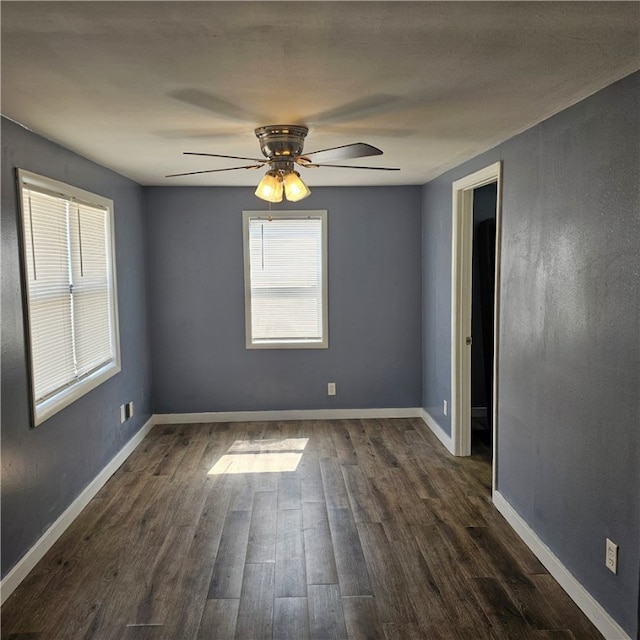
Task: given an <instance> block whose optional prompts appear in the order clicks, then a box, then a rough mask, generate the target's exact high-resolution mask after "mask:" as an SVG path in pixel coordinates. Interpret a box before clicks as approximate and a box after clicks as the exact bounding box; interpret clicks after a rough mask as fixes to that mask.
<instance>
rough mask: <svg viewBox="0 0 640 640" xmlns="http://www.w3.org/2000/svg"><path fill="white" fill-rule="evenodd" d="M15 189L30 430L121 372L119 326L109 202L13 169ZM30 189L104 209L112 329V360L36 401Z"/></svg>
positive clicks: (111, 202) (86, 192) (112, 217)
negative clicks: (27, 232) (27, 195)
mask: <svg viewBox="0 0 640 640" xmlns="http://www.w3.org/2000/svg"><path fill="white" fill-rule="evenodd" d="M17 187H18V199H19V225H18V231H19V238H20V242H19V244H20V261H21V267H22V268H21V276H22V283H21V284H22V297H23V309H24V325H25V338H26V340H25V342H26V352H27V365H28V369H29V394H30V406H31V424H32V426H34V427H37V426H39V425H41V424H42V423H43V422H45V421H46V420H48V419H49V418H50V417H52V416H53V415H55V414H56V413H58V412H59V411H61V410H62V409H64V408H66V407H68V406H69V405H71V404H72V403H73V402H75V401H76V400H78V399H79V398H81V397H82V396H84V395H86V394H87V393H89V392H90V391H92V390H93V389H95V388H96V387H98V386H99V385H101V384H102V383H103V382H105V381H106V380H108V379H109V378H111V377H113V376H114V375H116V374H117V373H119V372H120V371H121V359H120V327H119V313H118V286H117V274H116V248H115V226H114V207H113V201H112V200H110V199H109V198H105V197H103V196H100V195H97V194H95V193H91V192H89V191H85V190H84V189H80V188H78V187H74V186H72V185H69V184H66V183H64V182H60V181H58V180H54V179H52V178H48V177H45V176H42V175H39V174H36V173H33V172H31V171H26V170H25V169H17ZM25 188H26V189H30V188H31V189H33V190H34V191H41V192H44V193H47V194H49V195H53V196H58V197H60V198H63V199H65V200H68V201H70V202H78V203H81V204H85V205H88V206H91V207H96V208H102V209H105V210H106V219H107V229H108V231H107V238H108V243H109V247H108V251H107V259H108V265H107V277H108V281H109V284H110V288H109V294H110V297H111V318H110V321H111V326H112V327H113V336H112V338H113V351H114V353H113V357H112V359H111V360H110V361H109V362H107V363H105V364H104V365H102V366H100V367H99V368H98V369H96V370H95V371H92V372H91V373H88V374H86V375H84V376H82V377H80V378H79V379H77V380H76V381H73V382H70V383H69V384H68V385H67V386H65V387H64V388H62V389H60V390H59V391H57V392H55V393H54V394H53V395H51V396H50V397H47V398H45V399H44V400H41V401H40V402H38V401H37V399H36V392H35V369H34V366H33V331H32V323H31V299H30V288H29V275H28V267H27V260H28V259H29V258H28V250H29V248H28V247H27V238H26V237H25V210H26V203H25V198H24V189H25Z"/></svg>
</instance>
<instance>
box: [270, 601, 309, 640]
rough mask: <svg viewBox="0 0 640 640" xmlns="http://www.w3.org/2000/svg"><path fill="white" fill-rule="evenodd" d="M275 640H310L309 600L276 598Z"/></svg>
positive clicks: (274, 606)
mask: <svg viewBox="0 0 640 640" xmlns="http://www.w3.org/2000/svg"><path fill="white" fill-rule="evenodd" d="M273 637H274V640H275V639H277V640H309V639H310V638H311V635H310V631H309V611H308V605H307V598H306V597H305V598H276V599H275V600H274V602H273Z"/></svg>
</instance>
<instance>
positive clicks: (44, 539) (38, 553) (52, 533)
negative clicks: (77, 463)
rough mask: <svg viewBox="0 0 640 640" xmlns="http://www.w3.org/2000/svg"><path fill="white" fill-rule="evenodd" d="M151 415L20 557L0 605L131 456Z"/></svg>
mask: <svg viewBox="0 0 640 640" xmlns="http://www.w3.org/2000/svg"><path fill="white" fill-rule="evenodd" d="M153 424H154V419H153V416H151V418H149V420H147V422H145V424H144V425H143V426H142V428H141V429H140V431H138V433H136V434H135V435H134V436H133V438H131V440H129V442H127V444H125V445H124V447H122V449H120V451H119V452H118V453H117V454H116V455H115V457H114V458H112V459H111V461H110V462H109V463H108V464H107V466H106V467H104V469H102V471H101V472H100V473H99V474H98V475H97V476H96V477H95V478H94V479H93V480H92V481H91V483H90V484H89V485H88V486H87V487H86V488H85V489H84V490H83V491H82V493H81V494H80V495H79V496H78V497H77V498H76V499H75V500H74V501H73V502H72V503H71V504H70V505H69V506H68V507H67V509H66V510H65V511H64V513H63V514H62V515H61V516H60V517H59V518H58V519H57V520H56V521H55V522H54V523H53V524H52V525H51V526H50V527H49V528H48V529H47V530H46V531H45V532H44V534H43V535H42V536H41V537H40V539H39V540H38V541H37V542H36V543H35V544H34V545H33V547H31V549H29V551H27V553H26V554H25V555H24V556H22V558H21V559H20V560H19V561H18V563H17V564H16V565H15V566H14V567H13V569H11V571H9V573H8V574H7V575H6V576H5V577H4V579H3V580H2V582H0V604H4V602H5V601H6V599H7V598H8V597H9V596H10V595H11V594H12V593H13V592H14V591H15V589H16V588H17V586H18V585H19V584H20V583H21V582H22V581H23V580H24V579H25V578H26V577H27V575H28V574H29V572H30V571H31V570H32V569H33V568H34V567H35V566H36V564H38V562H39V561H40V560H41V559H42V558H43V556H44V555H45V553H47V551H49V549H51V547H52V546H53V545H54V543H55V542H56V540H57V539H58V538H59V537H60V536H61V535H62V534H63V533H64V532H65V531H66V530H67V528H68V527H69V525H70V524H71V523H72V522H73V521H74V520H75V519H76V518H77V517H78V515H79V514H80V512H81V511H82V510H83V509H84V508H85V507H86V506H87V504H89V501H90V500H91V499H92V498H93V497H94V496H95V495H96V493H98V491H100V489H101V488H102V487H103V486H104V485H105V483H106V482H107V480H108V479H109V478H110V477H111V476H112V475H113V474H114V473H115V472H116V471H117V470H118V468H119V467H120V466H121V465H122V463H123V462H124V461H125V460H126V459H127V458H128V457H129V456H130V455H131V454H132V453H133V450H134V449H135V448H136V447H137V446H138V445H139V444H140V443H141V442H142V440H143V438H144V437H145V436H146V435H147V434H148V433H149V431H150V430H151V428H152V427H153Z"/></svg>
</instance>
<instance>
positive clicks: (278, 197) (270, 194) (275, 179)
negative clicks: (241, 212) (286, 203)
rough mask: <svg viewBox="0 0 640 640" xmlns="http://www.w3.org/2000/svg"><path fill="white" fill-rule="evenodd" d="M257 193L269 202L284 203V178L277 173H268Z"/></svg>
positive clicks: (261, 181) (259, 185)
mask: <svg viewBox="0 0 640 640" xmlns="http://www.w3.org/2000/svg"><path fill="white" fill-rule="evenodd" d="M255 193H256V195H257V196H258V198H261V199H262V200H266V201H267V202H282V178H281V177H280V176H279V175H278V174H277V173H276V172H275V171H267V173H266V174H265V176H264V178H262V180H260V182H259V183H258V187H257V189H256V192H255Z"/></svg>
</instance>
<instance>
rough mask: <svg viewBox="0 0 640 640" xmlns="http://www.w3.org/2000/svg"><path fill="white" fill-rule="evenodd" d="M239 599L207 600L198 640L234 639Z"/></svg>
mask: <svg viewBox="0 0 640 640" xmlns="http://www.w3.org/2000/svg"><path fill="white" fill-rule="evenodd" d="M239 606H240V599H239V598H237V599H225V600H207V604H206V606H205V608H204V613H203V614H202V621H201V623H200V632H199V633H198V640H234V638H235V637H236V622H237V619H238V607H239Z"/></svg>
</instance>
